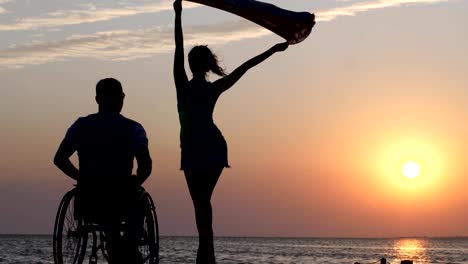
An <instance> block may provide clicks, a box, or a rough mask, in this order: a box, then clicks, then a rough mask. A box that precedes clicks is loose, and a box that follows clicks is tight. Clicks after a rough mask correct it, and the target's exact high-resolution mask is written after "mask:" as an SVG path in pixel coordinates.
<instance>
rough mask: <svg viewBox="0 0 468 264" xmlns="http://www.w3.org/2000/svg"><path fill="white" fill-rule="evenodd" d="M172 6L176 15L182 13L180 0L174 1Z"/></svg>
mask: <svg viewBox="0 0 468 264" xmlns="http://www.w3.org/2000/svg"><path fill="white" fill-rule="evenodd" d="M173 6H174V11H175V12H176V13H178V14H180V13H182V0H175V1H174V4H173Z"/></svg>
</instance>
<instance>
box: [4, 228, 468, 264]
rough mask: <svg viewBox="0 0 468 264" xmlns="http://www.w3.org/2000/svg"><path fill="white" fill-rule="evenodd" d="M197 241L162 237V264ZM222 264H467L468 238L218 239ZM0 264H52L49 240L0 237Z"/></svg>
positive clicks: (186, 258) (180, 257) (191, 252)
mask: <svg viewBox="0 0 468 264" xmlns="http://www.w3.org/2000/svg"><path fill="white" fill-rule="evenodd" d="M196 242H197V239H196V238H193V237H163V238H162V239H161V263H162V264H170V263H195V261H194V256H195V252H196V246H197V243H196ZM216 250H217V251H216V256H217V259H218V263H219V264H233V263H236V264H239V263H255V264H267V263H268V264H279V263H288V264H289V263H354V262H361V263H376V262H377V261H378V260H379V259H380V258H382V257H385V258H387V260H388V262H389V263H392V264H394V263H400V261H401V260H403V259H410V260H413V261H414V263H468V238H446V239H442V238H441V239H433V238H427V239H426V238H417V239H315V238H301V239H295V238H217V239H216ZM0 263H53V259H52V237H51V236H23V235H18V236H8V235H0Z"/></svg>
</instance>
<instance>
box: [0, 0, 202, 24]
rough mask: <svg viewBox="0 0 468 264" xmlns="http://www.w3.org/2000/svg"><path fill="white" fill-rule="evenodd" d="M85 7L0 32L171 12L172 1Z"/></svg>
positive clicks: (33, 19)
mask: <svg viewBox="0 0 468 264" xmlns="http://www.w3.org/2000/svg"><path fill="white" fill-rule="evenodd" d="M0 3H1V2H0ZM197 6H199V5H198V4H192V3H187V4H185V5H184V8H185V9H188V8H194V7H197ZM85 7H86V9H80V10H60V11H55V12H51V13H48V14H46V15H45V16H42V17H29V18H28V17H26V18H21V19H17V20H16V22H15V23H11V24H0V31H15V30H16V31H19V30H36V29H43V28H53V27H63V26H69V25H78V24H84V23H96V22H102V21H108V20H112V19H117V18H122V17H130V16H135V15H139V14H147V13H158V12H163V11H167V10H172V1H171V0H164V1H162V2H158V3H151V4H144V5H138V6H123V7H118V8H96V7H95V6H94V5H86V6H85ZM0 8H1V7H0Z"/></svg>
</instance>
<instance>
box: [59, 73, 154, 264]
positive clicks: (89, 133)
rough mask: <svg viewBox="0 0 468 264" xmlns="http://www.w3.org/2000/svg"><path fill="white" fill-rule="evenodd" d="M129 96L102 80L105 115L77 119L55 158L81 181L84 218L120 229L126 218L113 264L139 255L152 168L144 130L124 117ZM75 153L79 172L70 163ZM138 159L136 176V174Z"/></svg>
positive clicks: (99, 96)
mask: <svg viewBox="0 0 468 264" xmlns="http://www.w3.org/2000/svg"><path fill="white" fill-rule="evenodd" d="M124 98H125V94H124V93H123V89H122V85H121V84H120V82H119V81H117V80H116V79H113V78H107V79H103V80H100V81H99V82H98V83H97V85H96V102H97V104H98V105H99V111H98V112H97V113H95V114H91V115H88V116H86V117H80V118H78V120H76V121H75V123H74V124H73V125H72V126H71V127H70V128H69V129H68V131H67V133H66V135H65V138H64V139H63V141H62V143H61V144H60V146H59V148H58V150H57V153H56V154H55V158H54V163H55V165H56V166H57V167H58V168H59V169H60V170H62V171H63V172H64V173H65V174H66V175H68V176H69V177H71V178H72V179H74V180H76V181H77V183H78V184H77V190H78V192H77V196H76V201H77V202H76V203H75V211H77V214H78V215H80V217H84V218H85V219H87V220H89V221H92V222H104V223H107V224H111V225H112V224H114V225H115V226H119V225H120V223H121V222H122V220H126V223H127V225H126V226H127V227H126V229H125V234H124V238H123V239H121V238H120V232H118V231H115V232H113V233H111V234H110V235H109V237H110V238H111V239H110V240H111V242H110V245H108V246H109V247H110V248H108V250H109V251H110V252H109V253H110V254H109V255H110V256H109V257H110V258H111V259H110V260H109V261H110V263H132V262H133V260H132V261H130V259H129V258H134V257H135V254H137V252H136V251H137V250H138V247H137V241H136V236H137V235H136V233H137V232H138V228H140V226H142V223H141V222H142V221H143V216H142V213H140V212H141V208H140V206H139V200H138V199H139V195H141V192H142V191H143V190H144V189H143V188H142V187H141V185H142V184H143V182H144V181H145V180H146V179H147V178H148V177H149V175H150V174H151V169H152V161H151V157H150V154H149V150H148V139H147V137H146V132H145V130H144V128H143V126H141V125H140V124H139V123H137V122H135V121H133V120H130V119H128V118H126V117H124V116H122V115H121V114H120V112H121V110H122V107H123V102H124ZM75 151H77V152H78V159H79V169H78V168H76V167H75V166H74V165H73V163H72V162H71V161H70V157H71V156H72V155H73V153H74V152H75ZM134 158H135V159H136V161H137V165H138V168H137V173H136V176H135V175H132V170H133V160H134ZM75 215H76V214H75ZM122 241H123V242H122ZM123 246H125V247H126V248H125V250H126V251H127V252H126V253H123V251H122V247H123ZM112 252H114V253H115V254H112ZM111 255H113V256H111Z"/></svg>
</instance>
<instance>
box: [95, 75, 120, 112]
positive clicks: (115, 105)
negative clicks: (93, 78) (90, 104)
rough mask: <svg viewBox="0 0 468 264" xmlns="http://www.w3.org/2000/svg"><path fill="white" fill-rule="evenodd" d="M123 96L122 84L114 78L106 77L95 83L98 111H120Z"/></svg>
mask: <svg viewBox="0 0 468 264" xmlns="http://www.w3.org/2000/svg"><path fill="white" fill-rule="evenodd" d="M124 98H125V94H124V93H123V90H122V85H121V84H120V82H119V81H117V80H116V79H114V78H106V79H102V80H100V81H99V82H98V83H97V84H96V102H97V103H98V105H99V111H105V112H117V113H120V111H121V110H122V107H123V101H124Z"/></svg>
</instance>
